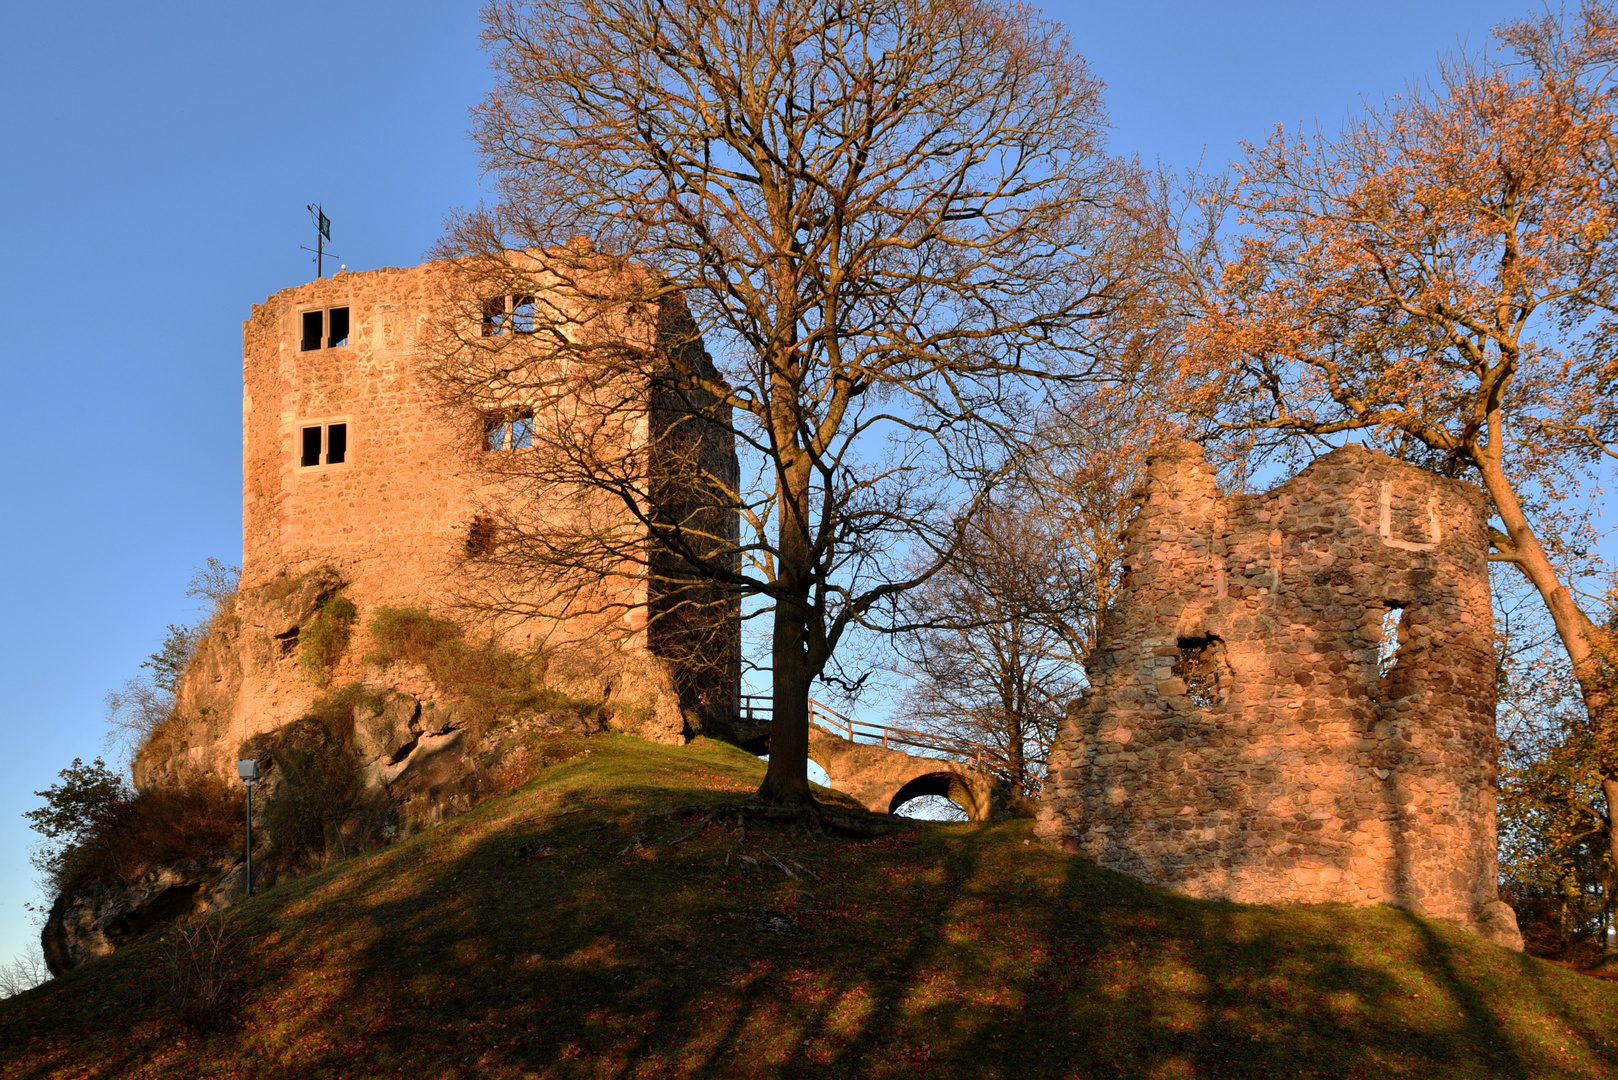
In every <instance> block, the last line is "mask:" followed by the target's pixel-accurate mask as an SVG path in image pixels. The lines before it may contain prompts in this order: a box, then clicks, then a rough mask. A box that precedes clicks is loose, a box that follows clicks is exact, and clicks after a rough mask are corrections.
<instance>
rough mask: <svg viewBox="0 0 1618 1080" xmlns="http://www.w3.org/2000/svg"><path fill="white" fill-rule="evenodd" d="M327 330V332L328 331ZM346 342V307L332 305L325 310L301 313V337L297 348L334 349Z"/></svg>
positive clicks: (306, 349) (306, 350)
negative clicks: (332, 306)
mask: <svg viewBox="0 0 1618 1080" xmlns="http://www.w3.org/2000/svg"><path fill="white" fill-rule="evenodd" d="M328 331H329V333H328ZM347 344H348V309H347V308H346V307H334V308H330V309H328V310H325V311H306V312H304V313H303V337H302V339H301V340H300V341H299V343H298V348H299V349H301V350H302V351H304V352H310V351H312V350H314V349H320V348H327V349H336V348H339V347H341V346H343V345H347Z"/></svg>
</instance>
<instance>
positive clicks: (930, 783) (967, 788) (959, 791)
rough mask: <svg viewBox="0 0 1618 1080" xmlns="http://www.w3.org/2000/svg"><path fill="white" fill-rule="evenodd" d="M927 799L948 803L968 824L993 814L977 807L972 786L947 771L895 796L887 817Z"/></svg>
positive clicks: (912, 782) (909, 785) (926, 777)
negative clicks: (912, 803)
mask: <svg viewBox="0 0 1618 1080" xmlns="http://www.w3.org/2000/svg"><path fill="white" fill-rule="evenodd" d="M928 797H936V798H940V799H947V800H948V801H949V802H950V803H952V804H954V805H955V806H956V807H959V808H960V811H961V812H962V813H963V814H965V815H966V819H967V820H968V821H983V820H986V819H987V818H988V817H989V816H990V813H991V808H989V807H985V806H979V805H978V801H979V800H978V798H977V793H976V792H975V791H974V790H973V787H972V785H971V784H970V783H968V782H967V781H966V780H965V779H964V778H963V777H961V776H960V775H959V774H957V773H955V772H952V771H950V770H947V769H944V770H940V771H938V772H931V773H925V774H923V775H921V776H918V777H916V778H914V779H913V780H910V781H908V782H906V783H905V784H904V785H903V786H902V787H900V788H899V790H898V791H896V792H894V793H893V798H892V799H891V800H889V802H888V813H890V814H897V813H898V812H899V810H900V809H901V808H902V807H903V806H904V805H905V804H906V803H909V802H911V801H913V800H915V799H923V798H928Z"/></svg>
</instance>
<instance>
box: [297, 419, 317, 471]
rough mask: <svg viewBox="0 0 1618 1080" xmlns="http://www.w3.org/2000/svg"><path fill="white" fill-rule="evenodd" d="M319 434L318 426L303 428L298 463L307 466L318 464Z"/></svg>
mask: <svg viewBox="0 0 1618 1080" xmlns="http://www.w3.org/2000/svg"><path fill="white" fill-rule="evenodd" d="M320 434H321V429H320V428H318V427H306V428H304V429H303V453H302V455H301V456H300V457H299V458H298V464H299V465H302V466H304V467H305V468H308V467H310V466H313V465H319V464H320Z"/></svg>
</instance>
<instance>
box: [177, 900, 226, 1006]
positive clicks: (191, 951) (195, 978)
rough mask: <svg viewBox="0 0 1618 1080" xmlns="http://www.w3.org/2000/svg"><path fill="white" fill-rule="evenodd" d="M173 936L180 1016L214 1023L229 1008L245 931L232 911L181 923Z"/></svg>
mask: <svg viewBox="0 0 1618 1080" xmlns="http://www.w3.org/2000/svg"><path fill="white" fill-rule="evenodd" d="M172 935H173V936H172V937H170V939H169V956H168V960H169V994H170V996H171V998H172V999H173V1001H174V1006H175V1009H176V1011H177V1012H178V1013H179V1015H180V1018H181V1019H182V1020H184V1021H186V1022H188V1023H191V1024H197V1025H208V1024H213V1023H215V1022H217V1021H219V1020H221V1019H223V1018H224V1016H225V1015H226V1014H227V1013H228V1011H229V1006H230V1005H231V998H232V996H233V992H234V991H235V989H236V984H237V977H236V975H237V972H236V965H237V958H238V956H239V955H240V953H241V942H240V941H239V940H238V939H239V938H240V937H241V933H240V930H239V928H238V927H237V925H236V924H235V922H234V921H233V920H232V919H231V917H230V915H229V914H220V915H213V916H211V917H209V918H206V919H203V920H201V921H200V922H193V923H190V924H186V923H181V924H180V925H178V926H176V927H175V928H174V930H173V931H172Z"/></svg>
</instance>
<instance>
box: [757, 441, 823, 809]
mask: <svg viewBox="0 0 1618 1080" xmlns="http://www.w3.org/2000/svg"><path fill="white" fill-rule="evenodd" d="M784 434H786V433H784ZM788 445H790V444H788ZM805 461H806V459H805V458H804V457H803V455H801V454H800V455H798V456H797V457H796V459H794V460H790V461H784V462H783V465H784V466H785V467H784V468H783V469H782V475H781V479H780V480H778V481H777V491H778V492H779V496H780V497H779V504H780V507H781V511H780V513H781V517H780V522H781V525H780V530H781V531H780V554H779V557H778V561H777V574H776V581H777V582H778V583H779V584H780V585H781V586H783V591H784V592H788V593H789V594H796V595H792V596H791V597H790V598H787V597H782V598H778V599H777V600H776V602H775V623H774V626H773V627H771V641H770V666H771V668H772V669H773V670H772V673H771V674H772V685H771V689H772V691H773V694H774V707H773V710H772V716H771V720H770V767H769V769H768V771H766V772H765V774H764V783H763V784H762V785H760V787H759V789H758V796H759V799H760V800H761V801H763V802H765V803H768V804H770V805H772V806H809V805H813V803H814V797H813V796H812V795H811V794H810V793H809V684H810V682H811V681H813V679H814V677H815V675H816V674H817V672H816V671H815V670H814V669H813V668H812V667H811V666H810V663H809V615H810V612H809V608H808V605H807V603H805V602H804V600H803V599H800V598H801V597H805V596H807V594H808V591H809V584H810V582H809V577H810V570H811V568H810V563H809V547H810V544H809V476H808V469H807V466H806V464H805Z"/></svg>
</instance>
